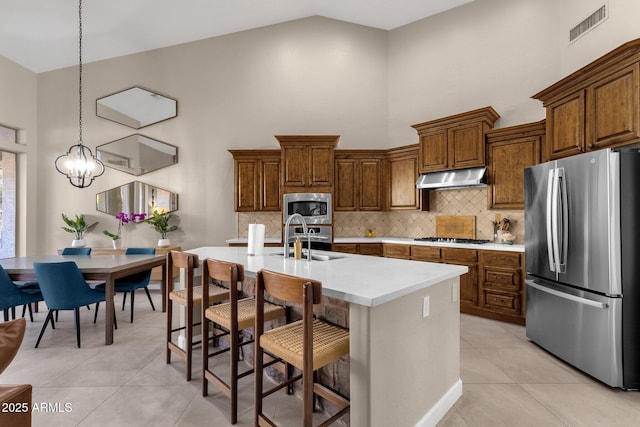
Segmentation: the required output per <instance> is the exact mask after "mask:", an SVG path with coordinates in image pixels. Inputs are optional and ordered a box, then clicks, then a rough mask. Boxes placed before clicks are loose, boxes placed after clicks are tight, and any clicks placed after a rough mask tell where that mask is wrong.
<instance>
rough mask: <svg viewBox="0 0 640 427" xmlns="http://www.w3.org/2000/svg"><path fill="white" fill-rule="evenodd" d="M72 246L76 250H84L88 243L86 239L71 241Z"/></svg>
mask: <svg viewBox="0 0 640 427" xmlns="http://www.w3.org/2000/svg"><path fill="white" fill-rule="evenodd" d="M71 246H72V247H74V248H84V247H85V246H87V242H85V241H84V239H75V240H72V241H71Z"/></svg>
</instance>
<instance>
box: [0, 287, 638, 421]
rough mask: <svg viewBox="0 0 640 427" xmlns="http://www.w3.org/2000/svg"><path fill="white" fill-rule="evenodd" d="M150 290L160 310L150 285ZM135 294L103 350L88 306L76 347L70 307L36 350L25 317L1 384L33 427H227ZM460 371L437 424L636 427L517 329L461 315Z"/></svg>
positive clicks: (281, 405) (275, 405)
mask: <svg viewBox="0 0 640 427" xmlns="http://www.w3.org/2000/svg"><path fill="white" fill-rule="evenodd" d="M152 295H153V297H154V301H155V302H156V307H157V306H159V304H160V295H159V291H158V290H155V291H154V290H152ZM137 296H138V298H136V312H135V322H134V324H133V325H132V324H130V323H129V317H128V306H127V311H125V312H122V311H120V308H119V306H118V311H117V313H118V320H119V325H118V326H119V329H118V330H117V331H116V333H115V343H114V345H111V346H105V345H104V320H101V319H100V317H102V316H99V320H98V323H97V324H95V325H94V324H93V323H92V320H93V308H92V311H88V310H86V309H83V310H82V312H81V321H82V348H81V349H78V348H76V345H75V333H74V329H73V318H72V315H71V312H66V313H61V317H60V322H59V323H58V324H57V325H56V326H57V328H56V330H55V331H52V330H50V329H49V330H47V332H46V333H45V336H44V338H43V340H42V342H41V344H40V348H39V349H34V348H33V346H34V344H35V341H36V339H37V335H38V332H39V330H40V327H41V325H42V321H43V319H44V313H42V312H41V313H38V314H36V319H35V322H34V323H30V322H28V326H27V333H26V336H25V339H24V343H23V345H22V348H21V349H20V352H19V353H18V355H17V357H16V359H15V360H14V361H13V363H12V364H11V365H10V366H9V367H8V368H7V370H6V371H5V372H4V373H3V374H2V375H0V383H2V384H11V383H30V384H32V385H33V387H34V391H33V401H34V402H36V403H45V404H49V407H50V410H48V411H42V412H35V413H34V414H33V425H34V426H35V427H40V426H42V427H45V426H46V427H50V426H118V427H120V426H154V427H156V426H226V425H229V421H228V420H229V416H228V404H229V403H228V402H229V401H228V399H226V398H225V397H224V396H222V395H221V393H219V392H217V391H216V389H215V387H213V386H210V393H209V396H207V397H202V395H201V391H200V390H201V385H202V382H201V379H200V375H199V374H198V369H199V366H201V358H200V355H199V351H197V352H196V358H195V360H194V371H193V373H194V375H193V380H192V381H191V382H186V381H185V379H184V369H185V365H184V363H183V362H182V361H179V360H177V359H176V358H175V357H174V358H173V360H174V362H173V363H171V364H170V365H167V364H165V356H164V350H163V343H164V328H165V322H164V319H165V317H164V315H163V313H162V312H160V311H156V312H153V311H151V307H150V306H149V302H148V301H147V299H146V297H145V296H144V293H142V292H140V293H139V295H137ZM120 301H121V299H120V297H119V296H117V297H116V304H118V303H119V302H120ZM101 310H103V307H101ZM461 377H462V380H463V383H464V385H463V397H462V398H461V399H460V400H459V401H458V402H457V403H456V405H455V406H454V408H452V409H451V411H449V413H448V414H447V415H446V416H445V417H444V418H443V420H442V421H441V422H440V424H439V425H440V426H447V427H449V426H469V427H475V426H491V427H493V426H605V427H608V426H638V425H640V393H635V392H624V391H621V390H617V389H611V388H609V387H607V386H604V385H602V384H600V383H598V382H596V381H594V380H592V379H590V378H589V377H588V376H586V375H584V374H582V373H580V372H579V371H577V370H575V369H573V368H572V367H570V366H568V365H566V364H564V363H563V362H561V361H559V360H558V359H556V358H554V357H553V356H551V355H549V354H548V353H546V352H545V351H544V350H541V349H540V348H538V347H537V346H536V345H534V344H532V343H530V342H529V341H528V340H527V339H526V337H525V332H524V328H523V327H519V326H514V325H510V324H505V323H501V322H496V321H492V320H487V319H482V318H478V317H473V316H466V315H462V316H461ZM252 378H253V377H251V376H250V377H248V378H246V379H244V380H242V381H241V384H240V402H239V408H240V410H239V422H238V424H237V425H238V426H251V425H252V424H253V407H252V404H253V397H252V391H253V383H252ZM65 404H70V410H68V411H65V409H64V406H65ZM266 408H267V410H268V411H269V413H271V414H273V415H274V418H275V419H276V421H277V422H278V423H281V424H282V425H284V426H291V427H294V426H298V425H299V424H300V423H299V419H300V418H299V415H300V412H301V405H300V401H299V400H298V398H297V397H291V396H286V395H285V394H284V393H276V394H274V395H272V396H271V397H270V398H269V400H268V401H267V403H266ZM0 421H1V419H0ZM0 424H2V423H1V422H0ZM394 427H403V426H394Z"/></svg>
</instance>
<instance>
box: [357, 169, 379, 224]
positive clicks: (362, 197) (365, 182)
mask: <svg viewBox="0 0 640 427" xmlns="http://www.w3.org/2000/svg"><path fill="white" fill-rule="evenodd" d="M382 167H383V162H382V159H370V160H369V159H367V160H364V159H363V160H360V161H359V163H358V169H359V172H360V173H359V181H360V185H359V192H358V196H359V197H358V208H359V209H360V210H361V211H381V210H382V194H383V191H382V175H383V173H382Z"/></svg>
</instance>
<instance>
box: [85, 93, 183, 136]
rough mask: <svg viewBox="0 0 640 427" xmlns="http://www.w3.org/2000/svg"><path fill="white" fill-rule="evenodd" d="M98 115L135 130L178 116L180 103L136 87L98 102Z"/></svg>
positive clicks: (99, 99) (100, 99)
mask: <svg viewBox="0 0 640 427" xmlns="http://www.w3.org/2000/svg"><path fill="white" fill-rule="evenodd" d="M96 115H97V116H98V117H102V118H103V119H107V120H112V121H114V122H116V123H120V124H122V125H125V126H129V127H132V128H134V129H140V128H143V127H145V126H149V125H152V124H154V123H158V122H161V121H163V120H168V119H171V118H173V117H176V116H177V115H178V101H176V100H175V99H173V98H169V97H167V96H164V95H160V94H159V93H156V92H153V91H150V90H147V89H143V88H141V87H138V86H134V87H132V88H130V89H126V90H123V91H121V92H116V93H114V94H113V95H108V96H105V97H102V98H98V99H97V100H96Z"/></svg>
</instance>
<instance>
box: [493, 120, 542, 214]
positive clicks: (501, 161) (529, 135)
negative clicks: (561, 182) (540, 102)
mask: <svg viewBox="0 0 640 427" xmlns="http://www.w3.org/2000/svg"><path fill="white" fill-rule="evenodd" d="M545 132H546V128H545V121H544V120H542V121H540V122H536V123H528V124H524V125H519V126H512V127H507V128H501V129H494V130H491V131H489V132H487V134H486V151H487V169H488V170H487V172H488V174H489V178H488V185H487V206H488V207H489V209H524V169H525V168H526V167H528V166H532V165H535V164H538V163H540V151H541V147H542V145H543V141H544V138H545Z"/></svg>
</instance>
